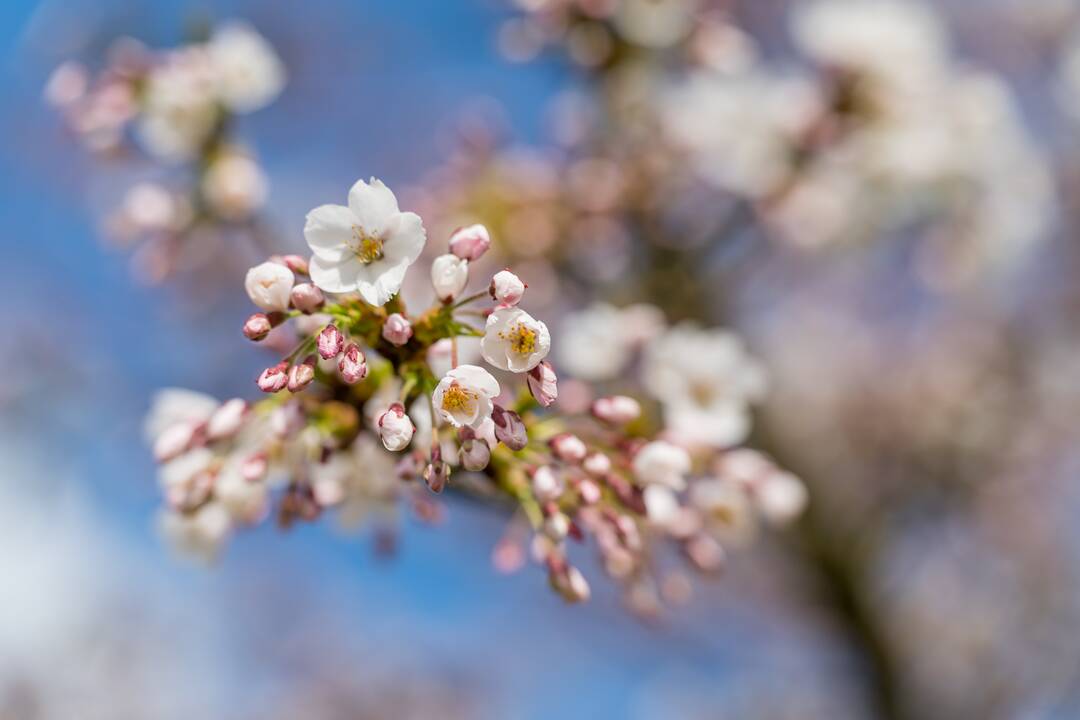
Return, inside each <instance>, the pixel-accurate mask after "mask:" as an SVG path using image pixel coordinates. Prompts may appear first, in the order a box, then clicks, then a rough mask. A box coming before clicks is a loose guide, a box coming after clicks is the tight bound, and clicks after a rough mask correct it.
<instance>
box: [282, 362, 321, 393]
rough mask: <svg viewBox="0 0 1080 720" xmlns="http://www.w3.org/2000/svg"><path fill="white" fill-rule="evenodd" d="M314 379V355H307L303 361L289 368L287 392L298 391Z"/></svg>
mask: <svg viewBox="0 0 1080 720" xmlns="http://www.w3.org/2000/svg"><path fill="white" fill-rule="evenodd" d="M314 379H315V356H314V355H308V356H307V357H306V358H304V362H302V363H297V364H295V365H293V366H292V367H291V368H289V383H288V388H289V392H292V393H295V392H300V391H301V390H303V389H304V388H306V387H307V386H308V385H310V384H311V381H312V380H314Z"/></svg>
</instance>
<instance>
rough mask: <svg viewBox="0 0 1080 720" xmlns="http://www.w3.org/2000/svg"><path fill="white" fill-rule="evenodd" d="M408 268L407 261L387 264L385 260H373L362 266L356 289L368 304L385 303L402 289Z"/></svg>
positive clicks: (378, 304)
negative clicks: (398, 263)
mask: <svg viewBox="0 0 1080 720" xmlns="http://www.w3.org/2000/svg"><path fill="white" fill-rule="evenodd" d="M408 269H409V266H408V265H407V264H405V263H401V264H400V265H391V266H387V264H386V262H385V261H380V262H373V263H371V264H370V265H367V266H363V267H362V270H361V272H360V273H359V274H358V276H357V288H356V289H357V290H358V291H359V292H360V297H362V298H364V302H366V303H367V304H369V305H376V306H382V305H385V304H386V303H387V302H388V301H389V300H390V298H392V297H394V295H396V294H397V292H398V290H400V289H401V283H403V282H404V281H405V271H406V270H408Z"/></svg>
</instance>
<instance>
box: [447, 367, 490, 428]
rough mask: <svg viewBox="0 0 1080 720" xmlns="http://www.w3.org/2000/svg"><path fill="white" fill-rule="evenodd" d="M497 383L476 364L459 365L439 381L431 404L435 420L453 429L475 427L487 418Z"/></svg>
mask: <svg viewBox="0 0 1080 720" xmlns="http://www.w3.org/2000/svg"><path fill="white" fill-rule="evenodd" d="M499 392H500V390H499V382H498V381H497V380H496V379H495V378H494V377H492V376H491V373H489V372H488V371H487V370H485V369H484V368H482V367H477V366H476V365H459V366H457V367H456V368H454V369H453V370H451V371H450V372H448V373H446V376H445V377H444V378H443V379H442V380H440V381H439V384H438V385H437V386H436V387H435V392H434V393H432V395H431V402H432V404H433V405H434V407H435V411H436V412H437V413H438V415H439V417H441V418H442V419H443V420H446V421H447V422H449V423H450V424H451V425H453V426H454V427H466V426H467V427H471V428H479V427H480V426H481V425H483V424H484V421H485V420H487V419H488V418H490V417H491V410H492V407H493V403H492V400H493V399H494V398H496V397H498V395H499Z"/></svg>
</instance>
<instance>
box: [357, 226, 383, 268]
mask: <svg viewBox="0 0 1080 720" xmlns="http://www.w3.org/2000/svg"><path fill="white" fill-rule="evenodd" d="M352 231H353V237H354V238H355V239H356V247H355V248H353V252H354V253H356V257H357V258H359V259H360V262H362V263H364V264H365V265H370V264H371V263H373V262H375V261H376V260H382V258H383V241H382V239H381V238H377V237H375V236H373V235H368V234H367V233H366V232H364V229H363V228H362V227H360V226H359V225H353V227H352Z"/></svg>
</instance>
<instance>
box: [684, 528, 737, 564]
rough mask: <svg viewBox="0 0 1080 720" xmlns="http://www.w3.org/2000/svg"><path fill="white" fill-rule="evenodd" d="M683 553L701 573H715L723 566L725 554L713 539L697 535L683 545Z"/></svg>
mask: <svg viewBox="0 0 1080 720" xmlns="http://www.w3.org/2000/svg"><path fill="white" fill-rule="evenodd" d="M683 552H685V553H686V556H687V557H688V558H690V562H692V563H694V565H696V566H697V568H698V569H699V570H701V571H702V572H716V571H717V570H720V569H721V568H722V567H723V566H724V560H725V559H726V554H725V553H724V548H722V547H721V546H720V543H718V542H717V541H716V540H715V539H714V538H712V537H710V536H708V535H705V534H699V535H695V536H694V537H692V538H690V539H689V540H687V541H686V543H685V544H684V545H683Z"/></svg>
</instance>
